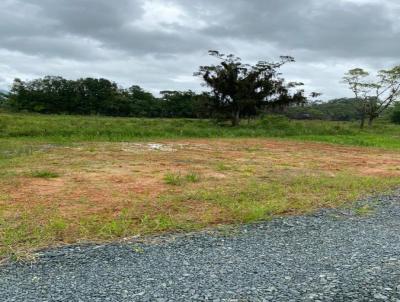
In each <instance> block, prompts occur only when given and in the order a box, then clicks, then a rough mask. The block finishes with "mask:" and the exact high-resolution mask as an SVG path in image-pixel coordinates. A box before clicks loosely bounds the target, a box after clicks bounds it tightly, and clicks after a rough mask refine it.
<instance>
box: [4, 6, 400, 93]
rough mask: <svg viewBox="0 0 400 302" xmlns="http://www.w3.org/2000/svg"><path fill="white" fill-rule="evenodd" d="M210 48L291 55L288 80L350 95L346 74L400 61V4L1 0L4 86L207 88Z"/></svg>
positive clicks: (261, 56)
mask: <svg viewBox="0 0 400 302" xmlns="http://www.w3.org/2000/svg"><path fill="white" fill-rule="evenodd" d="M211 49H212V50H219V51H221V52H222V53H226V54H229V53H233V54H235V55H237V56H239V57H241V58H242V59H243V61H244V62H247V63H256V62H257V61H258V60H267V61H275V60H278V59H279V56H280V55H290V56H293V57H294V58H295V59H296V62H295V63H291V64H290V65H286V66H285V67H284V68H283V69H282V73H283V76H284V77H285V78H286V79H288V80H290V81H301V82H303V83H305V87H304V88H305V89H306V91H307V92H312V91H316V92H320V93H323V99H331V98H337V97H345V96H350V95H351V94H350V92H349V91H348V90H347V88H346V86H345V85H344V84H342V83H341V82H340V81H341V77H342V76H343V74H344V73H345V72H346V71H347V70H349V69H351V68H355V67H362V68H365V69H367V70H369V71H370V72H372V73H374V72H375V71H377V70H380V69H382V68H389V67H391V66H394V65H398V64H400V1H398V0H334V1H332V0H198V1H196V0H118V1H110V0H1V1H0V89H9V87H10V85H11V83H12V81H13V79H14V78H16V77H18V78H21V79H23V80H29V79H33V78H38V77H43V76H45V75H60V76H63V77H65V78H68V79H76V78H80V77H89V76H90V77H104V78H108V79H110V80H113V81H116V82H117V83H118V84H120V85H121V86H122V87H129V86H131V85H140V86H141V87H143V88H144V89H146V90H148V91H151V92H153V93H155V94H157V93H158V92H159V91H161V90H186V89H192V90H194V91H202V90H207V88H206V87H203V86H202V85H201V81H200V79H198V78H196V77H194V76H193V73H194V72H195V71H197V69H198V67H199V66H200V65H207V64H210V63H217V61H216V60H215V59H214V58H212V57H210V56H208V54H207V52H208V50H211Z"/></svg>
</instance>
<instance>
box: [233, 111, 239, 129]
mask: <svg viewBox="0 0 400 302" xmlns="http://www.w3.org/2000/svg"><path fill="white" fill-rule="evenodd" d="M239 124H240V111H239V110H235V111H233V112H232V126H239Z"/></svg>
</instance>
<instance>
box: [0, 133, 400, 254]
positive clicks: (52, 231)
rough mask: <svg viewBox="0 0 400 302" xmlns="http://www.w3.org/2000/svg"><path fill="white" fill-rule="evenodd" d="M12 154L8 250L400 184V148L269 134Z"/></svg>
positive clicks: (4, 240)
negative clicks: (347, 144)
mask: <svg viewBox="0 0 400 302" xmlns="http://www.w3.org/2000/svg"><path fill="white" fill-rule="evenodd" d="M16 142H18V143H19V144H20V145H19V146H20V147H21V146H23V145H24V144H23V140H21V139H18V140H16ZM20 150H22V149H20ZM4 152H5V151H3V153H4ZM9 152H11V151H9ZM11 153H12V152H11ZM4 154H6V153H4ZM4 154H3V156H4V158H3V160H1V161H0V168H1V170H0V236H1V237H0V240H1V241H0V243H1V247H0V253H1V254H2V255H3V256H4V255H16V256H18V255H21V253H24V252H25V251H28V250H29V249H31V248H38V247H45V246H49V245H56V244H62V243H72V242H80V241H85V240H110V239H115V238H123V237H126V236H131V235H136V234H145V233H153V232H162V231H168V230H191V229H196V228H201V227H204V226H209V225H216V224H222V223H240V222H249V221H256V220H261V219H267V218H269V217H272V216H273V215H280V214H284V215H286V214H296V213H303V212H308V211H312V210H314V209H316V208H320V207H336V206H340V205H342V204H344V203H345V202H346V201H349V200H353V199H355V198H357V197H359V196H361V195H364V194H368V193H372V192H376V191H384V190H388V189H391V188H393V187H395V186H398V185H399V184H400V153H398V152H396V151H390V150H384V149H378V148H362V147H351V146H339V145H332V144H324V143H313V142H299V141H285V140H274V139H265V138H258V139H254V138H253V139H246V138H240V139H174V140H154V141H144V142H143V141H142V142H139V141H135V142H80V143H70V144H68V145H55V144H50V143H48V144H39V143H36V144H35V147H34V148H33V149H29V152H22V151H21V153H19V154H13V155H12V156H11V155H10V156H9V157H8V158H6V155H4Z"/></svg>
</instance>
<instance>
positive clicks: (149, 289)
mask: <svg viewBox="0 0 400 302" xmlns="http://www.w3.org/2000/svg"><path fill="white" fill-rule="evenodd" d="M364 204H368V207H369V208H370V209H372V210H371V211H359V210H355V209H356V208H357V207H360V206H361V205H364ZM367 212H369V213H368V215H366V214H367ZM0 300H1V301H160V302H161V301H400V192H397V193H395V194H393V195H391V196H382V197H375V198H370V199H368V200H364V201H359V202H357V203H356V204H355V206H354V208H352V209H340V210H322V211H320V212H318V213H315V214H312V215H306V216H298V217H285V218H277V219H274V220H271V221H268V222H263V223H257V224H250V225H243V226H239V227H228V228H223V229H219V230H218V229H216V230H208V231H203V232H198V233H192V234H186V235H177V234H175V235H174V234H172V235H165V236H159V237H149V238H146V239H145V240H144V241H140V240H138V239H135V240H132V241H129V242H125V243H119V244H111V245H97V246H93V245H92V246H69V247H64V248H60V249H55V250H48V251H45V252H42V253H41V254H40V255H39V257H38V260H37V261H36V262H35V263H30V264H26V263H25V264H23V263H8V264H6V265H4V266H2V267H0Z"/></svg>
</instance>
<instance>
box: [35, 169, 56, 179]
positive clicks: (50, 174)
mask: <svg viewBox="0 0 400 302" xmlns="http://www.w3.org/2000/svg"><path fill="white" fill-rule="evenodd" d="M31 176H32V177H36V178H57V177H59V176H60V175H59V174H58V173H56V172H53V171H49V170H39V171H32V172H31Z"/></svg>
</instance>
